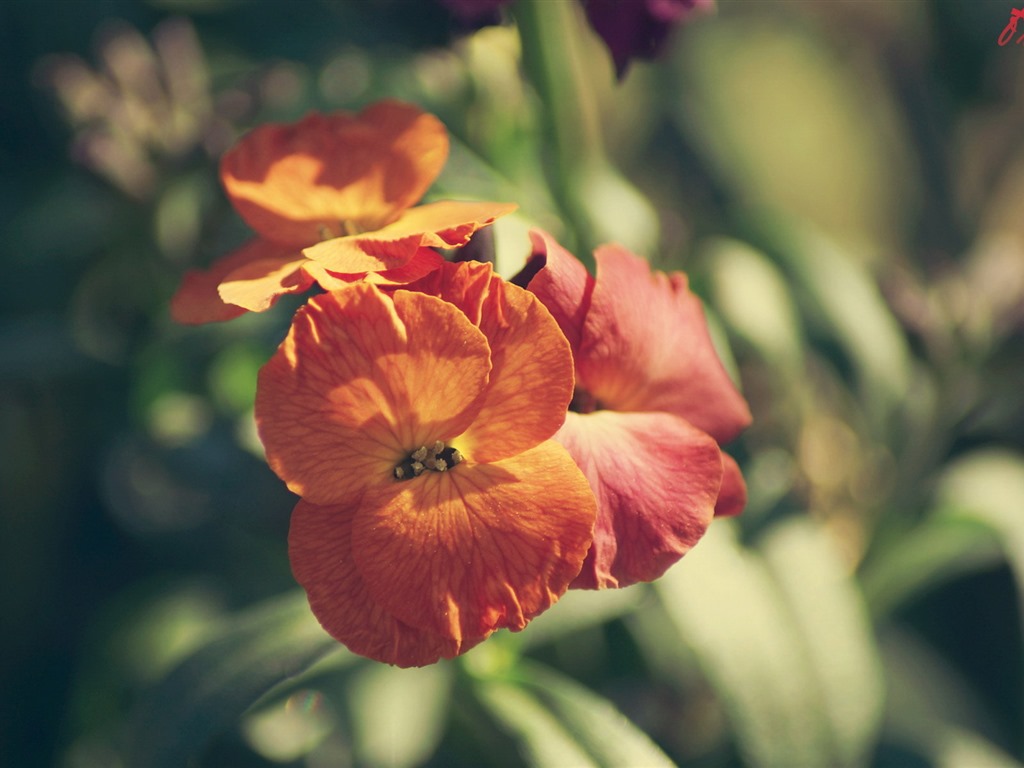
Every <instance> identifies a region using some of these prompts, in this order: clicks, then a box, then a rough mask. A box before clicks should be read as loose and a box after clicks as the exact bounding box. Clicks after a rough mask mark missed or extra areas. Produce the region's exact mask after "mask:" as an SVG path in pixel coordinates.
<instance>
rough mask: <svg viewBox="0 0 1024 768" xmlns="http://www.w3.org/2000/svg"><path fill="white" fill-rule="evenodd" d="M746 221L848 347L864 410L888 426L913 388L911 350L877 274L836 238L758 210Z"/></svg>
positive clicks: (813, 312) (813, 311)
mask: <svg viewBox="0 0 1024 768" xmlns="http://www.w3.org/2000/svg"><path fill="white" fill-rule="evenodd" d="M746 223H747V224H749V225H752V226H753V228H754V230H755V231H757V232H758V236H759V237H760V236H764V237H766V238H767V240H768V241H769V242H770V243H771V249H772V252H773V254H774V255H775V256H776V257H777V258H778V259H779V260H780V261H781V262H782V266H783V269H784V270H785V271H786V272H787V273H788V275H789V277H790V279H791V280H793V281H794V283H795V285H794V291H795V293H796V295H798V296H799V297H800V299H801V300H802V302H803V304H804V306H803V309H804V310H805V311H806V312H807V313H808V314H809V315H810V318H811V319H812V320H814V321H816V322H817V323H818V324H820V325H822V326H823V328H824V330H825V331H826V332H827V333H828V334H830V335H831V336H832V337H834V339H835V341H836V342H837V343H838V344H839V345H840V347H841V348H842V349H843V350H844V351H845V353H846V355H847V356H848V357H849V360H850V363H851V365H852V366H853V368H854V371H855V372H856V375H857V380H858V384H859V387H860V391H861V396H862V400H863V402H864V405H865V410H866V411H867V413H868V414H870V415H871V416H873V417H874V423H875V425H876V427H878V428H882V427H884V426H885V425H886V424H887V419H888V418H889V416H890V414H891V413H892V412H893V411H894V410H895V409H897V408H900V407H902V405H903V403H904V399H905V397H906V393H907V391H908V389H909V388H910V379H911V355H910V348H909V346H908V344H907V339H906V337H905V336H904V334H903V330H902V329H901V327H900V325H899V323H898V322H897V320H896V318H895V317H894V315H893V314H892V312H891V311H890V309H889V307H888V306H887V305H886V303H885V300H884V298H883V297H882V295H881V292H880V291H879V289H878V285H877V284H876V282H875V279H874V277H873V276H872V275H871V273H870V272H869V270H868V269H867V268H866V267H865V266H864V265H862V264H861V263H859V262H858V261H857V260H855V259H854V258H852V257H851V256H850V254H849V253H847V252H846V251H845V250H844V249H843V248H841V247H840V246H839V245H837V244H836V243H835V242H833V241H830V240H829V239H827V238H825V237H823V236H821V235H818V234H815V233H813V232H812V231H810V230H807V229H806V228H802V227H801V226H799V225H797V224H793V223H788V222H783V221H781V220H778V219H768V218H762V217H759V216H757V215H755V216H752V217H751V218H750V219H748V220H747V222H746Z"/></svg>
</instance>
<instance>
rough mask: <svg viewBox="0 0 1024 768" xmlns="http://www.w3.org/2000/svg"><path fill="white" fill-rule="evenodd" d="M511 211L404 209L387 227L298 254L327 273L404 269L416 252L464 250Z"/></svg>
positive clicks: (454, 206) (501, 207) (497, 207)
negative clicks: (473, 235) (422, 249)
mask: <svg viewBox="0 0 1024 768" xmlns="http://www.w3.org/2000/svg"><path fill="white" fill-rule="evenodd" d="M515 209H516V205H515V204H513V203H476V202H456V201H451V200H449V201H443V202H439V203H429V204H427V205H420V206H417V207H416V208H410V209H409V210H407V211H405V212H404V213H403V214H402V215H401V216H399V217H398V218H397V219H396V220H395V221H393V222H392V223H390V224H388V225H387V226H383V227H381V228H379V229H374V230H371V231H369V232H364V233H362V234H358V235H350V236H347V237H335V238H333V239H330V240H324V241H323V242H318V243H316V244H314V245H310V246H309V247H308V248H305V249H304V250H303V251H302V252H303V254H305V255H306V256H307V257H308V258H310V259H313V260H314V261H318V262H320V263H321V264H322V265H323V266H324V267H325V268H326V269H329V270H331V271H332V272H341V273H346V274H348V273H353V272H383V271H384V270H389V269H396V268H399V267H403V266H405V264H406V263H408V261H409V260H410V259H412V258H413V256H415V255H416V252H417V250H419V249H420V248H455V247H458V246H460V245H465V244H466V243H467V242H469V238H470V236H472V234H473V233H474V232H476V231H477V230H478V229H480V228H482V227H486V226H488V225H489V224H492V223H493V222H494V220H495V219H497V218H498V217H499V216H504V215H505V214H507V213H511V212H512V211H514V210H515Z"/></svg>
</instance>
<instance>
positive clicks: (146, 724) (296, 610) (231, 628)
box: [126, 592, 339, 768]
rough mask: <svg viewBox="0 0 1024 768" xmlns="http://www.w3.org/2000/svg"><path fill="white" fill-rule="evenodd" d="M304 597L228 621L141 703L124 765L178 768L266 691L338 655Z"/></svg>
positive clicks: (288, 597) (282, 599)
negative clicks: (328, 654)
mask: <svg viewBox="0 0 1024 768" xmlns="http://www.w3.org/2000/svg"><path fill="white" fill-rule="evenodd" d="M338 648H339V645H338V643H337V641H335V640H334V639H333V638H331V637H330V636H329V635H328V634H327V633H326V632H324V631H323V629H322V628H321V627H320V625H319V624H318V623H317V621H316V619H315V618H314V617H313V614H312V613H311V612H310V610H309V606H308V604H307V603H306V596H305V594H304V593H302V592H296V593H291V594H288V595H286V596H284V597H280V598H277V599H274V600H271V601H268V602H266V603H264V604H261V605H259V606H257V607H255V608H252V609H250V610H248V611H245V612H243V613H241V614H239V615H236V616H234V617H231V620H230V623H228V624H227V625H226V626H225V628H224V629H222V630H221V631H219V632H216V633H214V634H213V635H211V637H210V639H209V640H208V641H207V642H206V643H204V644H202V645H201V646H200V647H199V648H198V649H197V650H196V651H195V652H193V653H192V654H191V655H189V656H188V657H187V658H185V659H184V660H183V661H182V662H181V663H180V664H178V666H176V667H175V668H174V669H173V670H171V672H170V673H169V674H168V675H167V677H165V678H164V679H163V680H162V681H161V682H159V683H158V684H157V685H156V686H155V687H154V688H152V689H151V690H149V691H148V692H146V694H145V695H144V697H143V699H142V700H141V702H140V703H139V706H138V707H137V709H136V711H135V713H134V719H133V721H132V723H131V729H130V733H129V741H128V748H127V750H126V754H127V761H126V764H127V765H131V766H133V768H135V767H137V768H180V766H182V765H185V764H186V763H187V761H188V760H189V758H194V757H196V756H197V755H199V754H201V752H202V750H203V747H204V746H205V745H206V743H207V742H208V741H209V740H210V739H211V738H212V737H213V736H215V735H216V734H218V733H220V732H221V731H222V730H224V729H226V728H228V727H229V726H231V725H233V724H234V723H236V722H237V721H238V719H239V717H240V716H241V715H242V713H243V712H245V710H246V709H248V708H249V707H250V706H251V705H252V704H253V703H254V702H255V701H256V700H257V699H259V698H260V697H261V696H262V695H263V694H264V693H266V692H267V691H269V690H270V689H271V688H273V687H274V686H275V685H277V684H278V683H280V682H282V681H284V680H287V679H288V678H291V677H293V676H295V675H297V674H299V673H300V672H302V671H304V670H305V669H307V668H308V667H309V666H310V665H311V664H313V663H314V662H315V661H317V660H318V659H320V658H321V657H323V656H324V655H326V654H327V653H329V652H330V651H333V650H337V649H338Z"/></svg>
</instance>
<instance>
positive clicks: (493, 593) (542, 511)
mask: <svg viewBox="0 0 1024 768" xmlns="http://www.w3.org/2000/svg"><path fill="white" fill-rule="evenodd" d="M594 513H595V503H594V496H593V494H592V493H591V491H590V487H589V486H588V484H587V481H586V479H585V478H584V477H583V475H582V473H581V472H580V471H579V469H578V468H577V467H576V465H575V464H574V463H573V460H572V458H571V457H570V456H569V454H568V453H567V452H566V451H565V449H564V448H562V446H560V445H558V444H557V443H555V442H554V441H550V440H549V441H546V442H544V443H541V444H540V445H538V446H537V447H536V448H533V449H531V450H529V451H526V452H524V453H522V454H520V455H518V456H515V457H513V458H510V459H506V460H504V461H499V462H496V463H494V464H474V463H473V462H472V461H470V460H467V461H465V462H463V463H462V464H459V465H457V466H455V467H453V468H452V469H451V470H449V471H447V472H442V473H436V472H427V473H424V474H423V475H421V476H420V477H418V478H415V479H413V480H409V481H405V482H401V483H399V484H396V487H394V488H392V489H378V490H377V492H376V495H375V496H373V497H371V496H370V495H368V496H367V497H365V498H364V500H363V504H362V506H361V507H360V510H359V513H358V514H357V516H356V517H355V519H354V520H353V523H352V548H353V554H354V557H355V562H356V565H357V567H358V568H359V571H360V573H362V575H363V578H364V579H365V580H366V586H367V590H368V591H369V593H370V594H371V595H372V596H373V598H374V599H375V600H376V601H378V602H379V603H380V604H381V605H382V606H384V607H385V608H386V610H387V611H388V612H390V613H391V614H393V615H394V616H395V617H396V618H398V619H399V620H400V621H403V622H405V623H407V624H410V625H412V626H414V627H418V628H420V629H423V630H426V631H428V632H432V633H435V634H439V635H443V636H445V637H451V638H453V639H455V640H463V639H464V638H467V637H469V638H473V637H479V636H481V635H484V634H486V633H488V632H491V631H492V630H495V629H499V628H508V629H510V630H512V631H518V630H520V629H522V628H523V627H525V626H526V624H527V622H529V620H530V619H531V618H533V617H534V616H536V615H537V614H539V613H541V612H542V611H544V610H546V609H547V608H549V607H550V606H551V605H552V604H553V603H554V602H555V601H557V600H558V598H559V597H560V596H561V595H562V594H563V593H564V592H565V590H566V589H567V588H568V586H569V583H570V582H571V581H572V580H573V578H575V576H576V574H578V573H579V570H580V566H581V564H582V563H583V558H584V556H585V555H586V552H587V549H588V548H589V546H590V539H591V534H592V531H593V525H594Z"/></svg>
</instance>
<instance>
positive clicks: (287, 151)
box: [172, 101, 750, 666]
mask: <svg viewBox="0 0 1024 768" xmlns="http://www.w3.org/2000/svg"><path fill="white" fill-rule="evenodd" d="M446 150H447V137H446V134H445V131H444V128H443V126H441V124H440V123H439V122H438V121H437V120H436V119H435V118H433V117H432V116H430V115H426V114H424V113H422V112H420V111H419V110H418V109H416V108H415V107H412V106H409V105H405V104H400V103H397V102H390V101H389V102H382V103H379V104H377V105H375V106H372V107H370V108H368V109H367V110H365V111H364V112H362V113H361V114H359V115H355V116H353V115H348V114H334V115H317V114H314V115H310V116H308V117H306V118H305V119H303V120H301V121H300V122H298V123H295V124H293V125H268V126H264V127H261V128H257V129H256V130H255V131H253V132H252V133H250V134H249V135H247V136H246V137H244V138H243V139H242V140H241V141H240V142H239V144H238V145H237V146H236V147H235V148H234V149H232V150H231V151H230V152H228V153H227V154H226V155H225V157H224V160H223V162H222V165H221V176H222V179H223V183H224V187H225V189H226V190H227V193H228V195H229V197H230V198H231V200H232V202H233V204H234V205H235V207H236V208H237V210H238V212H239V214H240V215H241V216H242V217H243V218H244V219H245V220H246V222H248V223H249V225H250V226H251V227H252V228H253V229H254V230H255V231H256V232H257V237H256V238H255V239H254V240H252V241H251V242H250V243H248V244H247V245H245V246H243V247H242V248H241V249H240V250H238V251H236V252H235V253H233V254H230V255H228V256H227V257H225V258H224V259H223V260H222V261H221V262H219V263H216V264H214V266H213V267H212V268H211V269H209V270H207V271H201V272H200V271H197V272H192V273H189V274H188V275H186V276H185V279H184V282H183V284H182V286H181V288H180V290H179V291H178V293H177V294H176V295H175V297H174V299H173V301H172V311H173V313H174V315H175V317H176V318H177V319H179V320H180V321H182V322H190V323H198V322H208V321H213V320H226V319H229V318H231V317H234V316H236V315H238V314H241V313H242V312H245V311H247V310H251V311H260V310H263V309H266V308H268V307H269V306H270V305H271V304H273V302H274V301H275V300H276V299H277V298H278V297H279V296H280V295H282V294H285V293H293V292H298V291H305V290H307V289H309V288H311V287H312V285H313V283H317V284H319V286H320V288H322V289H323V291H322V292H321V293H319V294H318V295H316V296H314V297H313V298H311V299H310V300H309V301H308V302H307V303H306V304H304V305H303V306H302V307H301V308H300V309H299V310H298V311H297V312H296V314H295V316H294V318H293V321H292V324H291V328H290V330H289V332H288V334H287V337H286V338H285V340H284V341H283V342H282V343H281V345H280V347H279V348H278V350H277V351H276V353H275V354H274V355H273V357H272V358H271V359H270V360H269V361H268V362H267V364H266V365H265V366H264V368H263V369H262V371H261V372H260V375H259V380H258V385H257V394H256V422H257V427H258V430H259V435H260V438H261V440H262V442H263V445H264V447H265V450H266V455H267V460H268V462H269V464H270V466H271V468H272V469H273V470H274V472H276V473H277V474H278V475H279V476H280V477H281V479H282V480H283V481H284V482H285V483H286V484H287V486H288V488H289V489H291V490H292V491H293V492H294V493H296V494H297V495H298V496H299V497H300V500H299V502H298V504H297V506H296V507H295V510H294V512H293V514H292V519H291V530H290V533H289V556H290V559H291V563H292V570H293V572H294V574H295V577H296V579H297V580H298V581H299V583H300V584H302V586H303V587H304V588H305V590H306V592H307V594H308V597H309V602H310V606H311V608H312V610H313V612H314V614H315V615H316V616H317V618H318V619H319V621H320V623H321V624H322V625H323V626H324V628H325V629H326V630H327V631H328V632H329V633H330V634H331V635H332V636H334V637H335V638H336V639H338V640H339V641H340V642H342V643H344V644H345V645H346V646H348V648H350V649H351V650H352V651H354V652H356V653H359V654H362V655H365V656H368V657H370V658H373V659H377V660H380V661H384V662H388V663H391V664H396V665H399V666H418V665H424V664H430V663H433V662H435V661H437V660H438V659H440V658H451V657H453V656H456V655H458V654H460V653H463V652H465V651H466V650H468V649H469V648H471V647H473V646H475V645H476V644H478V643H480V642H481V641H482V640H484V639H486V638H487V637H488V636H489V635H490V634H492V633H493V632H494V631H496V630H498V629H502V628H507V629H510V630H513V631H517V630H520V629H522V628H524V627H525V626H526V624H527V623H528V622H529V621H530V620H531V619H532V618H533V617H534V616H536V615H538V614H539V613H541V612H542V611H545V610H546V609H548V608H549V607H551V606H552V605H553V604H554V603H555V602H556V601H557V600H558V599H559V597H560V596H561V595H562V594H564V592H565V591H566V590H567V589H569V588H607V587H623V586H627V585H629V584H633V583H635V582H638V581H649V580H652V579H655V578H657V577H658V576H660V575H661V574H662V573H663V572H664V571H665V569H666V568H668V567H669V566H670V565H671V564H672V563H674V562H675V561H676V560H678V559H679V558H680V557H681V556H682V555H683V554H684V553H685V552H686V551H687V550H688V549H689V548H690V547H692V546H693V545H694V544H695V543H696V542H697V540H698V539H699V538H700V537H701V535H702V534H703V533H704V531H705V529H706V528H707V526H708V524H709V523H710V521H711V520H712V518H713V517H714V515H715V514H735V513H737V512H739V511H740V510H741V509H742V506H743V504H744V502H745V488H744V485H743V479H742V476H741V475H740V472H739V468H738V467H737V465H736V463H735V462H734V461H733V460H732V459H730V458H728V456H726V454H724V453H723V452H722V450H721V448H720V444H721V443H723V442H725V441H728V440H730V439H732V438H733V437H735V436H736V435H737V434H738V433H739V432H740V431H741V430H742V429H743V428H744V427H745V426H746V425H747V423H748V422H749V420H750V414H749V411H748V410H747V406H746V403H745V401H744V400H743V398H742V397H741V396H740V394H739V393H738V392H737V391H736V389H735V387H734V386H733V385H732V383H731V381H730V380H729V378H728V376H727V374H726V373H725V371H724V369H723V368H722V366H721V363H720V362H719V360H718V357H717V356H716V354H715V351H714V349H713V347H712V345H711V341H710V337H709V335H708V331H707V327H706V324H705V321H704V317H703V313H702V310H701V306H700V303H699V301H698V300H697V298H696V297H695V296H694V295H693V294H692V293H690V292H689V290H688V288H687V283H686V278H685V277H684V276H683V275H681V274H674V275H665V274H661V273H657V272H652V271H651V270H650V268H649V267H648V266H647V264H646V262H644V261H643V260H642V259H640V258H639V257H637V256H635V255H633V254H631V253H629V252H627V251H625V250H624V249H622V248H620V247H617V246H606V247H603V248H601V249H599V250H598V252H597V253H596V261H597V274H596V276H591V275H590V274H589V273H588V272H587V270H586V269H585V268H584V266H583V265H582V263H581V262H579V261H578V260H577V259H576V258H575V257H574V256H572V255H571V254H569V253H568V252H567V251H566V250H565V249H563V248H562V247H561V246H560V245H558V243H557V242H555V241H554V239H552V238H551V237H550V236H549V235H547V234H544V233H542V232H534V233H533V235H532V237H533V248H532V254H531V255H530V257H529V259H528V260H527V263H526V266H525V267H524V270H523V271H522V272H521V273H520V274H519V275H518V276H517V277H516V278H515V279H513V280H512V281H506V280H504V279H502V278H501V277H500V276H499V275H497V274H496V273H495V272H494V271H493V270H492V268H491V266H490V265H489V264H485V263H479V262H474V261H460V262H458V263H453V262H449V261H446V260H445V259H444V258H443V257H442V255H441V254H440V253H439V252H438V251H437V250H434V249H435V248H444V249H449V248H454V247H458V246H460V245H463V244H465V243H466V242H468V240H469V238H470V236H471V235H472V234H473V232H474V231H476V230H477V229H479V228H480V227H483V226H486V225H488V224H489V223H491V222H492V221H493V220H494V219H495V218H496V217H497V216H500V215H502V214H503V213H506V212H508V211H510V210H512V208H513V207H514V206H511V205H508V204H499V203H477V202H472V203H468V202H439V203H432V204H429V205H423V206H419V207H411V206H412V205H413V204H414V203H415V202H416V201H417V200H419V198H420V197H421V196H422V195H423V194H424V192H425V191H426V189H427V187H428V186H429V184H430V183H431V181H432V180H433V179H434V177H435V176H436V175H437V173H438V172H439V171H440V168H441V166H442V164H443V162H444V159H445V155H446Z"/></svg>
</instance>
